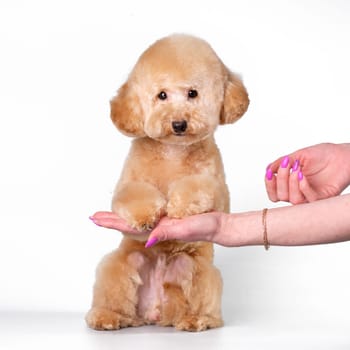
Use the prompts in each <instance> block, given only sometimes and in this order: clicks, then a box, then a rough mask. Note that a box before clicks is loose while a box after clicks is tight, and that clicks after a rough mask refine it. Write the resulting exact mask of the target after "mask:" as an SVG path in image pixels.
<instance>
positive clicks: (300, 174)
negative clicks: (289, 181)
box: [298, 171, 304, 181]
mask: <svg viewBox="0 0 350 350" xmlns="http://www.w3.org/2000/svg"><path fill="white" fill-rule="evenodd" d="M303 178H304V175H303V173H302V172H301V171H299V172H298V180H299V181H301V180H302V179H303Z"/></svg>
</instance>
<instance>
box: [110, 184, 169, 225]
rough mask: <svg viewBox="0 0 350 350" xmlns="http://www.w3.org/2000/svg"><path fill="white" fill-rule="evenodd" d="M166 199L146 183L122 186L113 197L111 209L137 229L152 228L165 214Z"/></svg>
mask: <svg viewBox="0 0 350 350" xmlns="http://www.w3.org/2000/svg"><path fill="white" fill-rule="evenodd" d="M165 206H166V200H165V198H164V196H163V195H162V193H161V192H159V191H158V189H157V188H155V187H154V186H152V185H150V184H147V183H133V184H131V183H130V184H128V185H127V186H124V187H123V188H122V190H120V191H118V192H117V193H116V195H115V197H114V199H113V206H112V210H113V211H114V212H115V213H117V214H118V215H119V216H120V217H121V218H123V219H124V220H126V221H127V222H128V224H129V225H130V226H132V227H133V228H136V229H137V230H139V231H147V230H150V229H152V228H153V227H154V226H155V224H156V223H157V222H158V221H159V219H160V218H161V217H162V216H164V214H165Z"/></svg>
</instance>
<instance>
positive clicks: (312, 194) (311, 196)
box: [298, 170, 320, 202]
mask: <svg viewBox="0 0 350 350" xmlns="http://www.w3.org/2000/svg"><path fill="white" fill-rule="evenodd" d="M298 178H299V189H300V191H301V193H302V194H303V195H304V197H305V199H306V201H307V202H315V201H317V200H318V199H320V197H319V195H318V194H317V192H316V191H315V190H314V189H313V188H312V187H311V185H310V184H309V182H308V180H307V178H306V177H305V176H304V175H303V172H302V171H301V170H300V171H299V172H298Z"/></svg>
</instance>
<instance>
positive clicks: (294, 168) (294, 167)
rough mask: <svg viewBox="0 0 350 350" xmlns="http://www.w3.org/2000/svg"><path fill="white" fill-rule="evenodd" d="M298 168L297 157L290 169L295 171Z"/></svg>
mask: <svg viewBox="0 0 350 350" xmlns="http://www.w3.org/2000/svg"><path fill="white" fill-rule="evenodd" d="M298 168H299V160H298V159H297V160H296V161H295V162H294V164H293V168H292V171H293V172H295V171H297V170H298Z"/></svg>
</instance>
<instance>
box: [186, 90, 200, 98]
mask: <svg viewBox="0 0 350 350" xmlns="http://www.w3.org/2000/svg"><path fill="white" fill-rule="evenodd" d="M187 95H188V97H189V98H196V97H197V96H198V92H197V90H192V89H191V90H188V93H187Z"/></svg>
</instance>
